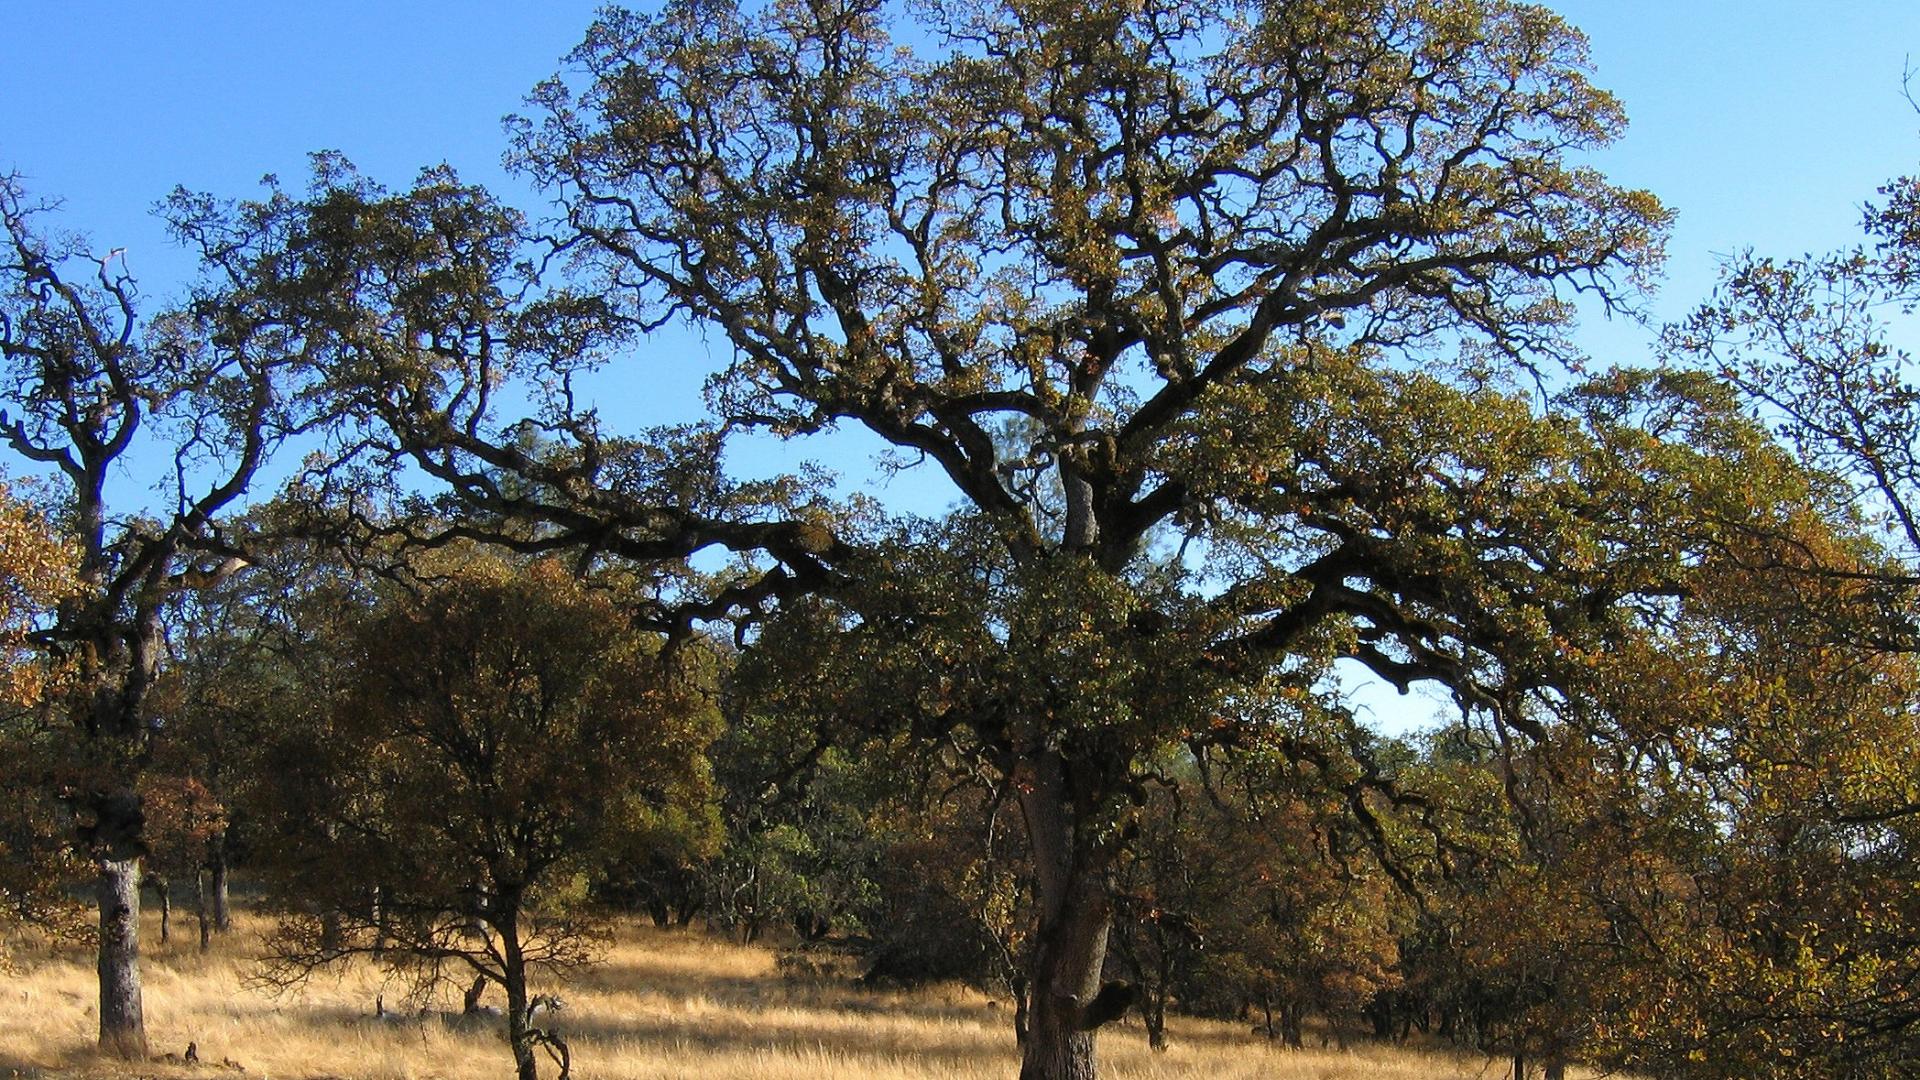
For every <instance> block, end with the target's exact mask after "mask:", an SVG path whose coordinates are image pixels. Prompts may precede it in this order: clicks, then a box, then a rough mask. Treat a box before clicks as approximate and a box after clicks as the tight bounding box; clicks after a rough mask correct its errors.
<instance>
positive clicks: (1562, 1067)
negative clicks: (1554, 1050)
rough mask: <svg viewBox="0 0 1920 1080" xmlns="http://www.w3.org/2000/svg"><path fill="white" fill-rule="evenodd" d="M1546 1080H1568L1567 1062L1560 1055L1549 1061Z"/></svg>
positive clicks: (1545, 1074)
mask: <svg viewBox="0 0 1920 1080" xmlns="http://www.w3.org/2000/svg"><path fill="white" fill-rule="evenodd" d="M1543 1075H1544V1076H1545V1077H1546V1080H1567V1060H1566V1059H1565V1058H1563V1057H1561V1056H1560V1055H1558V1054H1555V1055H1554V1056H1552V1057H1550V1058H1548V1059H1547V1070H1546V1072H1545V1073H1544V1074H1543Z"/></svg>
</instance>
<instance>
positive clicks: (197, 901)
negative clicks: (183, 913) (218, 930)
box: [193, 870, 213, 952]
mask: <svg viewBox="0 0 1920 1080" xmlns="http://www.w3.org/2000/svg"><path fill="white" fill-rule="evenodd" d="M193 917H194V919H195V920H196V921H197V922H198V923H199V924H200V951H201V952H206V951H207V949H208V948H209V947H210V946H211V944H212V939H213V925H212V923H211V921H210V920H209V918H208V914H207V875H206V871H204V870H195V871H194V872H193Z"/></svg>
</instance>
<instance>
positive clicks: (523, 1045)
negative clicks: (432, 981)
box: [495, 918, 540, 1080]
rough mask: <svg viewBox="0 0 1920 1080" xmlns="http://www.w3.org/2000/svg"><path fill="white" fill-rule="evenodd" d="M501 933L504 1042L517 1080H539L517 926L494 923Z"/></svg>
mask: <svg viewBox="0 0 1920 1080" xmlns="http://www.w3.org/2000/svg"><path fill="white" fill-rule="evenodd" d="M495 928H496V929H498V930H499V931H500V951H501V959H502V960H504V961H505V962H504V963H503V964H501V974H503V975H505V976H506V991H507V1042H508V1043H510V1044H511V1045H512V1046H513V1067H514V1075H515V1077H516V1080H540V1067H539V1061H538V1060H537V1059H536V1058H535V1057H534V1053H533V1049H534V1043H533V1034H532V1031H531V1028H532V1025H531V1024H529V1023H528V1022H527V962H526V957H525V956H524V955H523V954H522V953H521V951H520V927H519V926H518V925H517V924H516V923H515V922H514V921H513V920H512V919H510V918H509V919H506V920H503V921H502V922H500V923H498V924H496V927H495Z"/></svg>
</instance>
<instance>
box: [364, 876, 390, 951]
mask: <svg viewBox="0 0 1920 1080" xmlns="http://www.w3.org/2000/svg"><path fill="white" fill-rule="evenodd" d="M368 902H369V903H371V904H372V905H373V911H372V915H373V918H372V920H371V921H372V923H373V958H374V959H375V960H378V959H380V958H382V957H384V956H386V955H387V941H388V939H389V937H390V936H391V935H390V934H389V933H388V928H387V890H386V889H385V888H383V887H382V886H379V885H375V886H374V887H373V895H372V897H371V898H370V900H369V901H368Z"/></svg>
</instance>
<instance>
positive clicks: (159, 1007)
mask: <svg viewBox="0 0 1920 1080" xmlns="http://www.w3.org/2000/svg"><path fill="white" fill-rule="evenodd" d="M182 921H183V922H186V920H182ZM264 928H265V924H264V923H263V922H261V921H258V920H251V919H248V920H243V921H242V922H241V923H240V925H239V926H238V927H236V932H235V933H234V934H232V935H229V936H227V937H226V938H223V939H220V940H219V941H218V943H217V944H216V947H215V949H214V951H212V952H211V953H209V954H207V955H204V956H203V955H201V954H200V953H198V952H197V951H195V949H194V942H193V940H192V938H193V934H192V931H191V928H190V926H186V927H183V928H182V932H181V933H180V934H179V935H177V936H176V937H175V939H174V941H173V943H172V944H170V945H168V946H165V947H160V946H156V945H152V944H151V943H152V942H154V941H155V940H157V937H158V933H157V925H152V926H149V927H148V937H147V939H146V940H147V941H148V942H149V946H148V953H147V956H148V959H147V969H146V970H147V976H146V1007H147V1024H148V1033H149V1035H150V1036H151V1039H152V1044H153V1049H154V1052H155V1054H157V1055H158V1054H168V1053H170V1054H174V1055H179V1054H182V1053H183V1052H184V1051H185V1049H186V1047H187V1044H188V1042H190V1041H191V1042H193V1043H195V1044H196V1045H197V1047H198V1051H199V1058H200V1061H201V1064H200V1065H199V1066H197V1067H196V1066H189V1065H184V1064H177V1063H171V1062H168V1061H166V1060H164V1059H161V1060H156V1061H155V1062H154V1063H153V1064H151V1065H148V1066H145V1067H130V1066H126V1065H121V1064H116V1063H112V1062H107V1061H103V1060H100V1059H98V1058H96V1057H95V1056H94V1055H93V1054H92V1052H91V1050H90V1044H91V1041H92V1038H93V1030H94V1019H93V1015H92V1000H93V995H94V984H93V970H92V965H91V963H90V962H89V958H88V957H87V956H86V955H85V954H84V953H80V952H74V951H68V950H60V949H56V948H53V947H50V946H46V945H40V946H32V945H29V946H28V947H27V948H25V949H24V950H20V951H17V952H16V953H15V954H14V957H13V960H14V962H15V964H16V965H17V966H18V968H19V970H18V972H17V973H16V974H15V976H14V977H13V978H10V979H8V980H6V981H5V982H4V983H0V986H4V989H3V990H0V1077H6V1076H14V1077H48V1078H68V1077H76V1078H77V1077H85V1078H95V1077H100V1078H119V1077H135V1076H140V1077H159V1078H169V1080H171V1078H184V1077H207V1076H214V1075H229V1076H237V1075H241V1074H239V1073H237V1072H235V1071H233V1070H232V1069H230V1068H229V1069H224V1070H223V1069H222V1067H221V1063H222V1061H223V1060H225V1061H229V1062H232V1063H234V1064H237V1065H239V1066H241V1067H244V1069H245V1070H246V1072H245V1075H246V1076H250V1077H284V1078H322V1077H326V1078H335V1077H337V1078H354V1080H359V1078H369V1080H373V1078H392V1080H402V1078H405V1080H429V1078H432V1080H440V1078H444V1080H482V1078H488V1080H491V1078H495V1077H499V1076H501V1075H504V1074H507V1073H510V1071H511V1067H512V1059H511V1057H510V1056H509V1055H508V1053H507V1049H506V1044H505V1041H504V1039H503V1038H502V1037H501V1036H500V1034H499V1033H498V1030H497V1028H493V1027H490V1026H489V1024H488V1022H479V1023H475V1022H469V1021H462V1020H458V1019H454V1018H452V1017H451V1016H450V1015H448V1014H447V1013H446V1012H445V1010H448V1009H450V1008H457V996H456V997H453V998H451V999H448V998H443V999H441V1000H439V1001H437V1002H435V1003H434V1004H433V1008H434V1009H435V1010H436V1011H434V1012H433V1013H432V1014H430V1015H429V1016H427V1017H424V1018H422V1017H419V1016H415V1015H408V1016H405V1017H401V1018H396V1017H388V1018H385V1019H382V1018H380V1017H377V1016H375V1014H374V1008H375V1001H376V998H384V1000H385V1002H386V1004H387V1006H388V1008H389V1009H390V1010H402V1011H404V1010H405V1006H402V1005H399V1004H397V1003H398V1002H399V1001H400V999H401V998H402V997H403V991H402V989H401V988H400V987H398V986H394V985H386V984H383V982H382V980H381V978H380V976H379V974H378V973H377V972H376V971H373V970H371V969H369V968H365V967H357V968H354V969H351V970H348V971H344V972H340V973H337V974H335V975H329V976H323V977H321V978H318V979H316V980H314V981H313V982H312V983H310V984H309V985H307V986H306V987H304V988H303V989H301V990H299V991H297V992H293V993H287V994H278V995H276V994H275V993H273V992H272V991H270V990H267V989H264V988H260V987H257V986H255V985H253V984H252V983H251V982H250V980H249V975H250V974H251V973H252V972H253V970H254V969H253V965H252V961H251V953H252V950H253V949H255V948H256V947H257V943H258V936H259V934H260V932H261V931H262V930H263V929H264ZM544 989H551V990H557V991H558V992H559V993H560V994H561V995H562V996H563V997H564V999H565V1001H566V1006H567V1007H566V1010H565V1012H564V1014H563V1016H562V1019H561V1023H560V1025H559V1026H560V1027H561V1028H562V1029H563V1030H564V1031H565V1033H566V1037H567V1039H568V1040H569V1042H570V1043H571V1045H572V1048H573V1055H574V1075H575V1076H576V1077H579V1078H580V1080H595V1078H648V1080H665V1078H676V1077H699V1078H701V1080H723V1078H748V1080H814V1078H820V1077H860V1078H874V1080H894V1078H900V1080H905V1078H908V1077H916V1078H917V1077H956V1078H975V1077H979V1078H989V1077H991V1078H993V1080H1005V1078H1008V1077H1011V1076H1013V1075H1014V1074H1015V1073H1016V1072H1017V1071H1018V1066H1017V1060H1018V1059H1017V1056H1016V1054H1015V1052H1014V1045H1013V1032H1012V1024H1011V1020H1010V1018H1009V1016H1008V1013H1007V1009H1006V1008H1005V1007H1004V1006H1003V1005H1001V1004H998V1003H994V1002H991V1001H989V1000H987V999H986V998H984V997H982V996H981V995H979V994H977V993H974V992H972V991H969V990H965V989H961V988H944V989H935V990H928V991H922V992H917V993H870V992H865V991H859V990H856V989H854V988H852V987H849V986H846V985H844V984H829V983H822V982H818V981H814V982H796V981H792V980H788V979H784V978H782V977H781V975H780V973H779V972H778V971H777V970H776V967H775V964H774V956H773V954H772V953H771V952H769V951H767V950H765V949H758V948H742V947H738V946H734V945H730V944H726V943H724V942H720V941H716V940H713V939H710V938H707V937H704V936H702V935H699V934H685V933H661V932H655V931H652V930H650V929H647V928H641V927H626V928H623V929H622V931H621V933H620V934H619V937H618V940H617V942H616V944H615V948H614V949H613V951H612V952H611V953H610V954H609V956H608V958H607V961H606V963H604V964H603V965H601V966H599V967H596V968H594V969H592V970H590V971H587V972H585V973H583V974H581V975H579V976H577V977H575V978H574V979H573V980H571V981H570V982H569V983H567V984H566V985H564V986H553V987H546V988H544ZM498 996H499V995H498V991H497V990H495V991H493V992H492V996H491V997H490V998H489V999H488V1000H489V1001H490V1002H491V1003H492V1004H495V1005H497V1004H499V1001H498V1000H497V999H498ZM492 1023H493V1024H496V1025H497V1023H498V1022H497V1021H493V1022H492ZM1109 1030H1110V1034H1108V1035H1106V1036H1105V1037H1104V1038H1103V1039H1102V1043H1101V1045H1102V1050H1103V1053H1104V1063H1105V1066H1106V1068H1105V1070H1104V1073H1105V1075H1108V1076H1111V1077H1114V1078H1139V1080H1148V1078H1156V1080H1157V1078H1167V1080H1171V1078H1175V1077H1196V1078H1199V1077H1204V1078H1206V1080H1241V1078H1244V1080H1255V1078H1271V1080H1451V1078H1456V1077H1457V1078H1460V1080H1492V1078H1495V1077H1504V1076H1505V1070H1504V1068H1503V1067H1502V1066H1501V1065H1499V1064H1495V1063H1492V1062H1489V1061H1487V1060H1486V1059H1485V1058H1481V1057H1462V1056H1458V1055H1451V1054H1445V1053H1438V1052H1424V1051H1418V1050H1403V1049H1395V1048H1384V1047H1374V1046H1361V1047H1358V1048H1356V1049H1355V1050H1353V1051H1352V1052H1339V1051H1336V1050H1332V1049H1327V1050H1307V1051H1287V1050H1283V1049H1276V1048H1273V1047H1270V1046H1269V1045H1268V1044H1267V1043H1266V1041H1265V1040H1264V1039H1260V1038H1257V1037H1254V1036H1252V1035H1250V1034H1249V1033H1248V1030H1247V1028H1246V1027H1245V1026H1243V1025H1229V1024H1217V1023H1207V1022H1199V1021H1190V1020H1183V1021H1175V1022H1174V1026H1173V1038H1174V1045H1173V1047H1172V1049H1171V1050H1170V1051H1169V1052H1167V1053H1165V1054H1154V1053H1152V1052H1151V1051H1149V1050H1148V1049H1147V1045H1146V1039H1145V1036H1144V1034H1143V1032H1142V1031H1141V1029H1140V1027H1139V1025H1138V1024H1137V1022H1136V1023H1123V1024H1121V1025H1120V1026H1119V1027H1118V1028H1115V1029H1109ZM555 1072H556V1070H553V1069H551V1068H549V1069H546V1070H544V1071H543V1075H546V1076H552V1075H554V1074H555Z"/></svg>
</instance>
